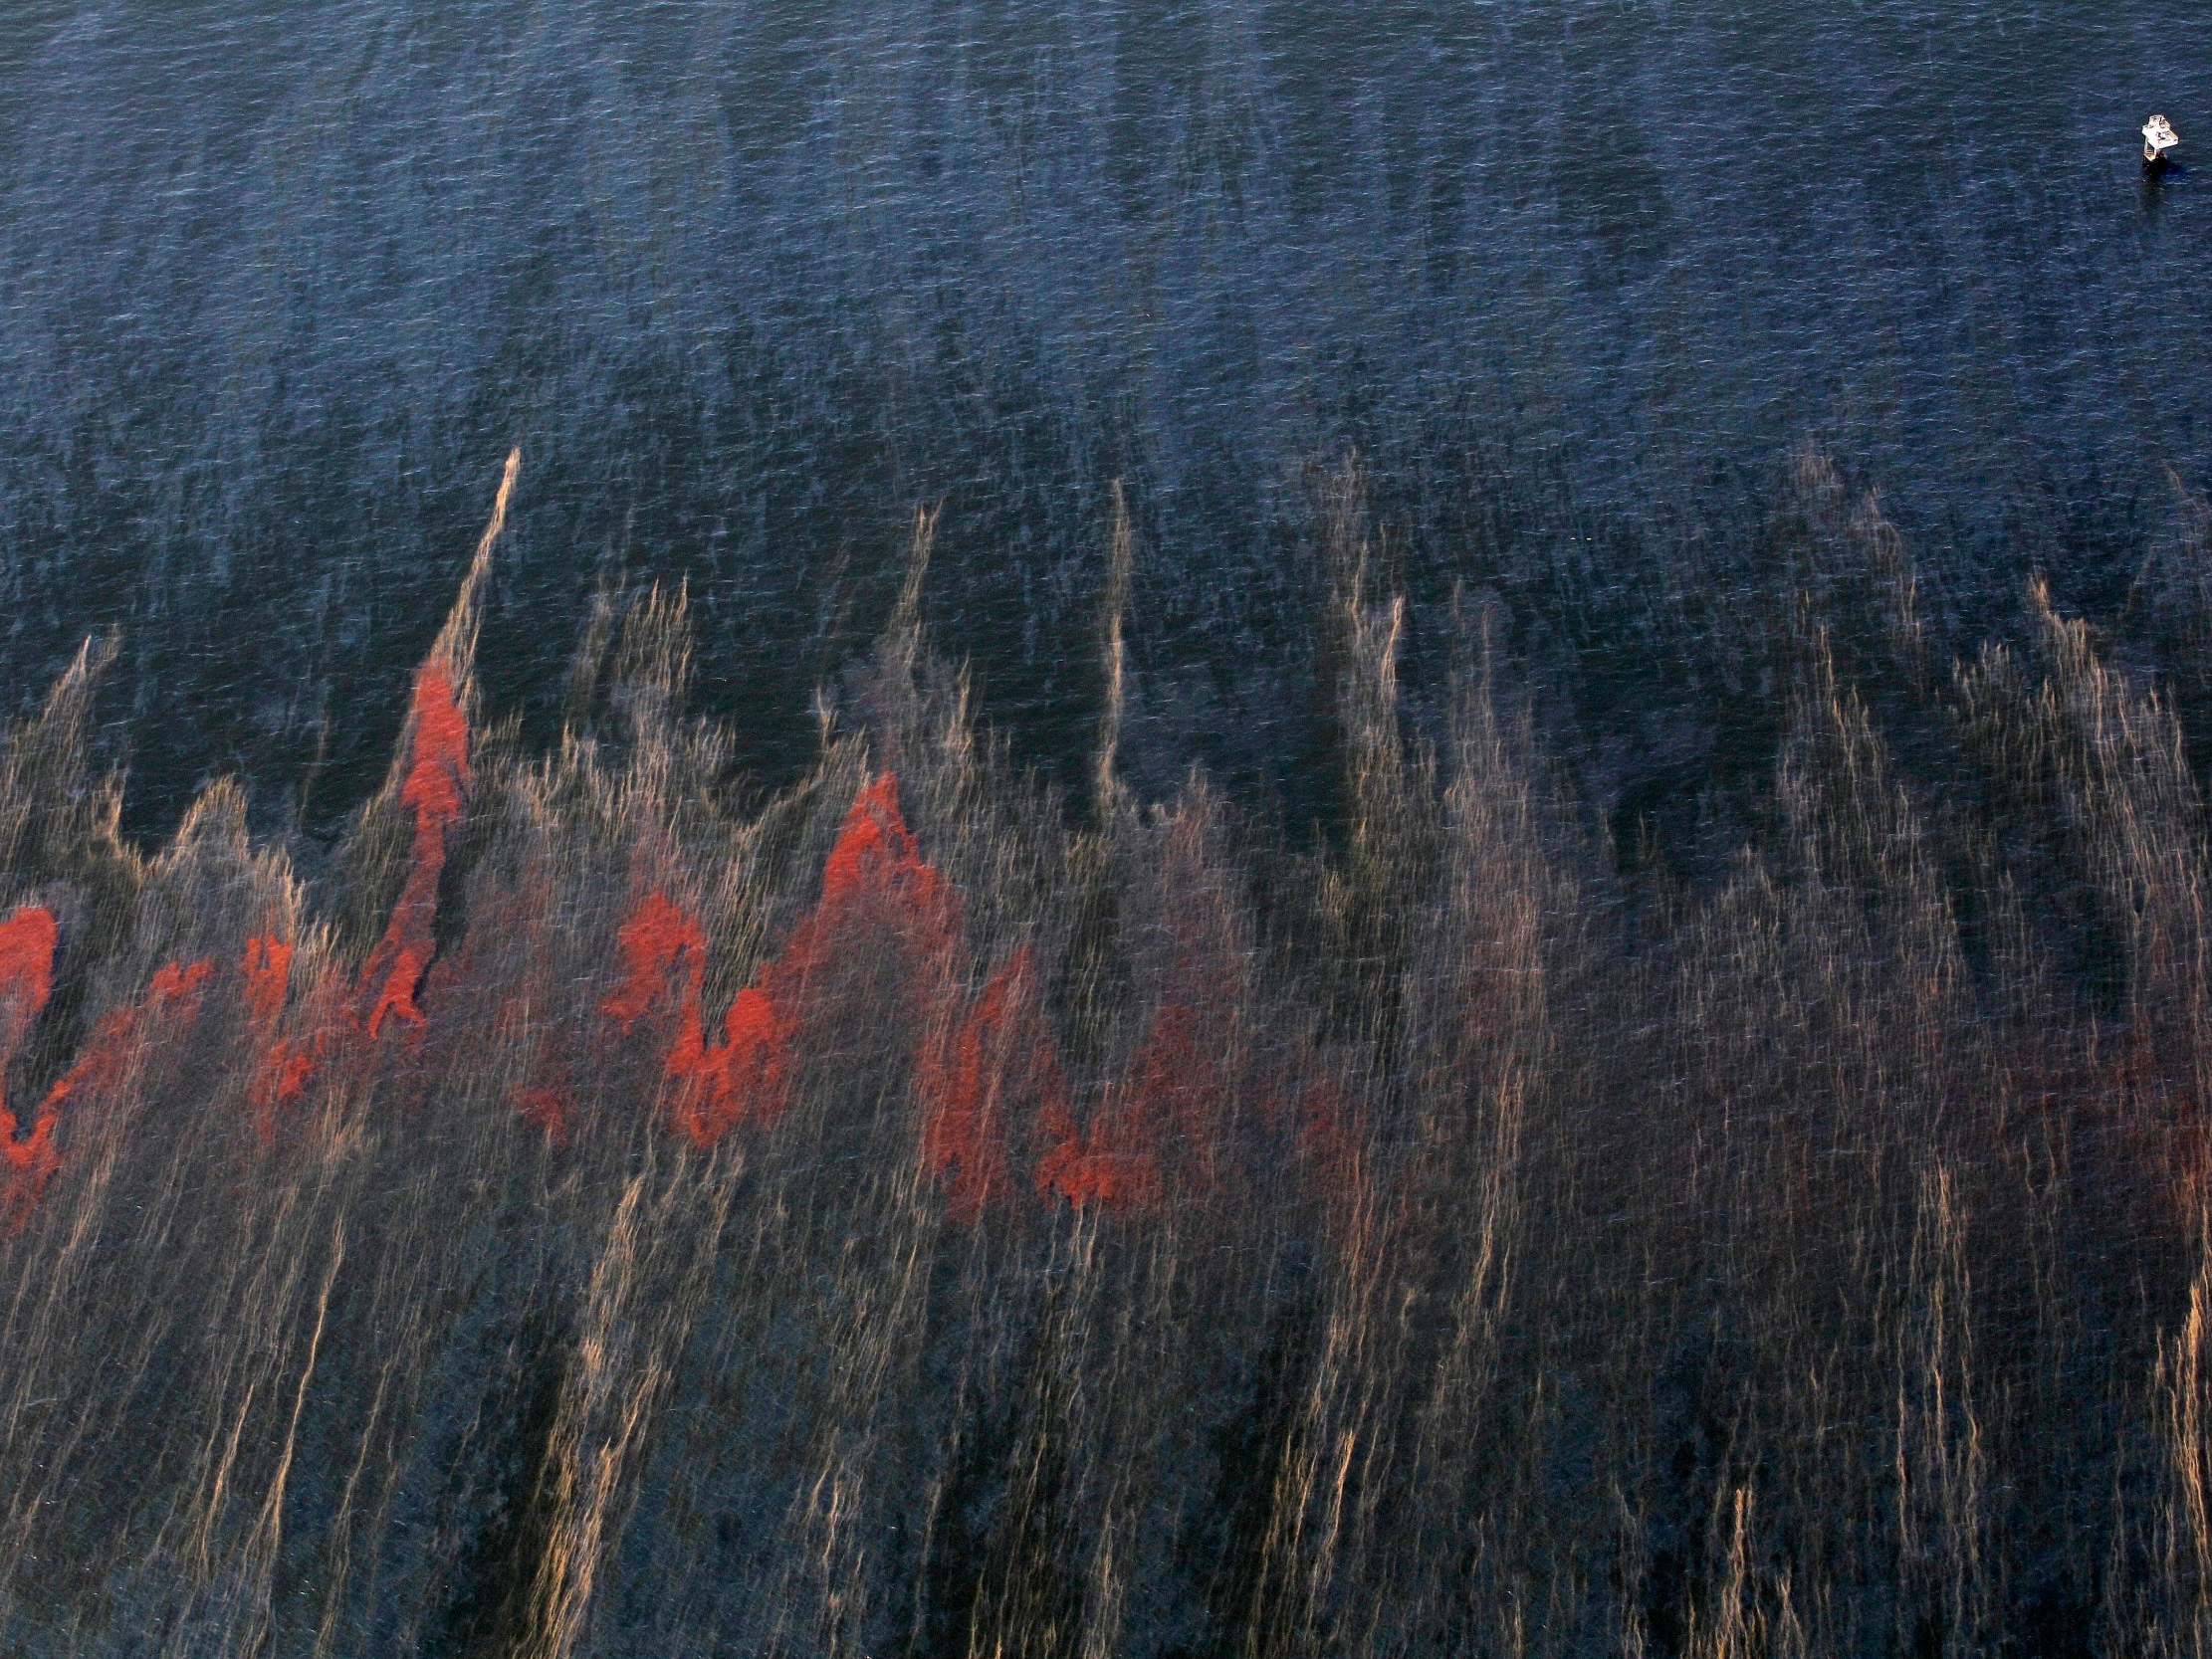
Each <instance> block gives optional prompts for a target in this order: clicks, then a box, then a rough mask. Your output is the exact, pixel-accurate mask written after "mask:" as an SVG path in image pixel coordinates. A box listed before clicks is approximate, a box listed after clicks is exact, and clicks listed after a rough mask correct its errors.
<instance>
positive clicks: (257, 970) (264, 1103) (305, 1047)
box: [239, 933, 347, 1145]
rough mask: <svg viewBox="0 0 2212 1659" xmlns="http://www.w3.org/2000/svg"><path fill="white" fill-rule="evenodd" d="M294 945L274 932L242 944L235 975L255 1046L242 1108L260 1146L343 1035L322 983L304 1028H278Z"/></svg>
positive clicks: (335, 1005)
mask: <svg viewBox="0 0 2212 1659" xmlns="http://www.w3.org/2000/svg"><path fill="white" fill-rule="evenodd" d="M296 954H297V950H296V947H295V946H294V944H293V942H292V941H291V940H290V939H287V938H280V937H279V936H277V935H276V934H274V933H258V934H256V935H255V936H253V937H252V938H249V939H248V940H247V941H246V950H245V954H244V956H243V957H242V958H241V959H240V962H239V971H240V974H241V976H242V977H243V979H244V981H245V988H244V1001H245V1005H246V1028H247V1035H248V1040H249V1041H251V1042H252V1043H253V1045H254V1048H255V1051H256V1052H255V1055H254V1062H253V1075H252V1078H251V1080H250V1081H249V1082H248V1084H247V1086H246V1105H247V1110H248V1112H249V1113H250V1114H251V1117H252V1121H253V1128H254V1134H255V1135H256V1137H258V1138H259V1139H260V1141H262V1143H263V1144H265V1145H266V1144H268V1143H270V1142H272V1141H275V1140H276V1137H277V1127H278V1121H279V1116H280V1114H281V1112H282V1111H283V1110H284V1109H286V1108H290V1107H294V1106H297V1105H298V1104H299V1103H300V1100H301V1098H302V1097H303V1096H305V1095H306V1093H307V1090H308V1084H309V1083H310V1082H312V1081H313V1080H314V1077H315V1074H316V1072H317V1071H318V1070H319V1069H320V1068H321V1066H322V1064H323V1062H324V1060H325V1058H326V1057H327V1056H328V1055H329V1054H330V1052H331V1049H332V1047H333V1046H334V1045H335V1044H336V1043H337V1042H338V1040H339V1039H340V1038H341V1037H342V1036H343V1035H344V1033H345V1030H346V1028H347V1021H346V1018H345V1014H344V1011H343V1009H342V1008H341V1007H340V1006H339V1001H338V998H337V997H336V996H334V995H333V994H332V986H331V985H330V984H329V983H328V982H327V981H326V982H323V983H320V984H318V985H317V986H316V987H315V989H314V990H313V991H311V993H310V995H309V998H308V1001H309V1008H308V1017H307V1018H306V1019H305V1020H304V1021H303V1026H304V1030H303V1031H302V1032H300V1033H296V1034H293V1035H289V1036H288V1035H286V1034H285V1032H284V1030H283V1021H284V1010H285V1002H286V998H287V996H288V994H289V991H290V988H291V983H292V964H293V959H294V957H295V955H296Z"/></svg>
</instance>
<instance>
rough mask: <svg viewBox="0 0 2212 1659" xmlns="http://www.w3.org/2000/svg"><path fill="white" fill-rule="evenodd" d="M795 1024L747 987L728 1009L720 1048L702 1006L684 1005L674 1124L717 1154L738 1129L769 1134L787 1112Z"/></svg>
mask: <svg viewBox="0 0 2212 1659" xmlns="http://www.w3.org/2000/svg"><path fill="white" fill-rule="evenodd" d="M791 1034H792V1022H791V1020H790V1018H789V1017H788V1015H787V1014H786V1013H785V1012H784V1010H783V1009H782V1008H781V1007H779V1006H778V1005H777V1004H776V1002H775V1000H774V998H773V997H771V996H770V995H769V993H768V992H767V991H765V990H763V989H761V988H760V987H759V986H758V985H748V986H746V988H745V989H744V990H742V991H740V992H738V994H737V997H736V999H735V1000H734V1001H732V1002H731V1004H730V1012H729V1013H728V1015H727V1016H725V1018H724V1019H723V1022H722V1041H721V1042H720V1043H716V1044H709V1043H708V1042H707V1040H706V1033H705V1031H704V1029H703V1027H702V1024H701V1019H700V1013H699V1002H698V999H697V998H696V997H692V998H690V999H688V1000H687V1001H686V1002H685V1005H684V1013H683V1019H682V1022H681V1024H680V1025H679V1026H678V1028H677V1032H676V1040H675V1042H674V1044H673V1045H671V1047H670V1048H669V1051H668V1067H667V1070H668V1076H669V1077H670V1079H672V1080H673V1081H674V1082H675V1083H676V1085H677V1094H676V1100H675V1104H674V1106H673V1107H672V1108H671V1111H670V1122H671V1123H672V1124H673V1126H674V1128H675V1130H676V1133H677V1134H679V1135H681V1136H682V1137H683V1138H684V1139H685V1140H687V1141H690V1142H691V1143H692V1144H693V1145H695V1146H699V1147H702V1148H704V1147H707V1146H712V1145H713V1144H714V1143H715V1142H716V1141H719V1140H721V1139H722V1138H723V1137H724V1136H725V1135H727V1134H729V1133H730V1131H731V1130H733V1129H735V1128H737V1127H738V1125H740V1124H744V1123H752V1124H759V1125H762V1126H766V1125H769V1124H773V1123H774V1122H775V1120H776V1119H778V1118H780V1117H781V1116H782V1115H783V1113H784V1111H785V1110H786V1109H787V1108H788V1107H789V1105H790V1085H791V1064H790V1048H791Z"/></svg>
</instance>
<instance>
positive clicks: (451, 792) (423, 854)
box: [360, 661, 470, 1042]
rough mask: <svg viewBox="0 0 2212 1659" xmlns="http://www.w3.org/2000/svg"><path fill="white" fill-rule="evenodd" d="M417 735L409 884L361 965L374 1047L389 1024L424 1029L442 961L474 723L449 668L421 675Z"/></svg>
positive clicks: (403, 799) (409, 781)
mask: <svg viewBox="0 0 2212 1659" xmlns="http://www.w3.org/2000/svg"><path fill="white" fill-rule="evenodd" d="M412 727H413V729H412V733H411V738H410V743H409V749H408V762H407V775H406V777H405V778H404V779H403V780H402V781H401V783H400V786H399V801H400V804H401V805H402V806H404V807H406V808H407V809H408V810H409V811H410V812H412V813H413V814H414V817H415V831H414V840H413V843H412V845H411V846H410V847H409V848H408V852H407V879H406V881H405V882H404V883H403V884H402V885H401V887H400V890H399V900H398V902H397V903H396V904H394V905H393V906H392V913H391V919H390V921H389V922H388V923H386V925H385V928H384V936H383V937H382V938H380V939H379V940H377V942H376V947H375V948H374V949H373V950H371V951H370V952H369V953H368V959H367V960H366V961H365V962H363V963H362V964H361V977H360V983H361V987H362V995H363V996H364V997H365V998H366V999H367V1002H368V1008H367V1013H366V1016H365V1018H364V1019H363V1022H362V1025H363V1029H364V1031H365V1032H366V1034H367V1036H368V1038H369V1040H370V1041H371V1042H373V1041H375V1039H376V1036H377V1034H378V1033H379V1032H380V1031H381V1030H382V1029H383V1025H384V1021H385V1019H386V1018H387V1017H389V1018H392V1019H397V1020H400V1021H403V1022H405V1023H406V1024H408V1025H413V1026H420V1025H421V1024H422V1023H423V1013H422V1008H421V1006H420V1004H419V1003H418V1002H417V1001H416V992H417V991H418V990H419V989H420V988H421V985H422V979H423V975H424V973H425V972H426V971H428V969H429V966H430V959H431V957H433V956H434V955H436V954H437V942H436V938H435V936H434V929H435V925H436V922H437V916H438V880H439V878H440V877H441V876H442V875H443V874H444V873H445V861H446V837H447V834H448V832H449V831H451V830H452V828H453V826H454V825H455V824H457V823H459V822H460V819H461V813H462V809H463V808H464V807H465V806H466V804H467V799H468V789H469V783H470V775H469V723H468V717H467V716H466V715H465V714H463V713H462V710H461V704H460V700H459V698H458V697H457V696H456V695H455V693H454V688H453V681H452V678H451V677H450V676H449V675H448V674H447V673H446V671H445V668H444V665H442V664H440V663H438V662H436V661H431V662H427V663H424V664H423V665H422V667H421V668H420V669H418V670H417V671H416V673H415V695H414V707H413V713H412Z"/></svg>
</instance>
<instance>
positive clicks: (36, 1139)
mask: <svg viewBox="0 0 2212 1659" xmlns="http://www.w3.org/2000/svg"><path fill="white" fill-rule="evenodd" d="M56 1118H57V1115H56V1114H55V1113H52V1112H42V1113H40V1114H39V1120H38V1123H37V1125H36V1126H35V1127H34V1128H33V1129H32V1131H31V1133H30V1135H29V1136H28V1137H26V1138H25V1139H23V1140H20V1141H19V1140H17V1139H16V1121H15V1114H14V1113H12V1112H9V1111H7V1110H6V1109H4V1108H0V1237H6V1236H10V1235H13V1234H15V1233H19V1232H21V1231H22V1230H23V1228H24V1225H25V1223H27V1222H28V1221H29V1220H30V1219H31V1212H32V1211H33V1210H34V1209H36V1208H37V1207H38V1202H39V1199H40V1198H41V1197H42V1196H43V1195H44V1194H45V1192H46V1183H47V1182H48V1181H50V1180H52V1179H53V1178H54V1173H55V1171H56V1170H58V1169H60V1168H61V1166H62V1155H61V1153H60V1152H59V1151H57V1150H56V1149H55V1146H54V1125H55V1122H56Z"/></svg>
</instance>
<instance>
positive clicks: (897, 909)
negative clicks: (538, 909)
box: [599, 772, 960, 1147]
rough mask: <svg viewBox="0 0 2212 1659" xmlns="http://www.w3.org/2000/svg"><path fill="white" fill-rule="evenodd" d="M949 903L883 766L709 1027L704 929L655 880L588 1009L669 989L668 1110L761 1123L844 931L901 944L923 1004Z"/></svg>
mask: <svg viewBox="0 0 2212 1659" xmlns="http://www.w3.org/2000/svg"><path fill="white" fill-rule="evenodd" d="M959 930H960V903H959V898H958V896H957V895H956V894H955V893H954V892H953V890H952V887H951V885H950V884H949V883H947V882H946V880H945V879H944V877H943V876H942V875H940V874H939V872H938V870H937V868H936V867H935V866H934V865H932V864H931V863H930V862H929V861H928V860H927V859H925V858H923V857H922V853H921V847H920V844H919V843H918V842H917V841H916V840H915V837H914V833H913V831H912V830H910V829H909V828H908V827H907V823H906V819H905V817H904V816H903V815H902V814H901V813H900V811H899V795H898V780H897V779H896V778H895V777H893V776H892V775H891V774H890V773H889V772H886V773H884V774H883V775H882V776H880V777H878V778H876V779H874V780H873V781H872V782H870V783H869V784H868V785H867V786H866V787H865V788H863V789H862V790H861V791H860V793H859V795H858V796H857V797H856V798H855V799H854V801H853V803H852V806H851V808H850V809H849V810H848V811H847V812H846V814H845V818H844V822H843V823H842V825H840V826H839V829H838V832H837V839H836V841H835V842H834V843H833V844H832V845H831V847H830V850H829V856H828V858H827V859H826V860H824V862H823V865H822V890H821V896H820V898H819V899H818V900H817V901H816V903H815V906H814V908H813V910H812V911H811V912H809V913H808V914H807V916H806V917H805V919H804V920H803V921H801V922H800V923H799V924H798V926H797V927H796V928H794V929H792V930H791V934H790V937H789V938H788V939H786V940H785V941H784V944H783V948H782V950H781V951H779V952H778V953H777V954H776V955H775V956H774V958H773V959H772V960H770V961H768V962H765V963H763V964H762V966H761V968H760V969H759V971H758V972H756V973H755V974H754V977H753V982H752V983H751V984H749V985H747V986H746V987H745V989H743V990H741V991H740V992H739V993H738V994H737V996H736V998H735V999H734V1000H733V1001H732V1002H731V1004H730V1007H729V1010H728V1011H727V1013H726V1014H725V1015H724V1016H723V1022H722V1035H721V1038H720V1040H719V1041H713V1042H710V1041H709V1040H708V1036H707V1014H706V1009H705V1006H704V1002H703V991H704V987H705V983H706V951H707V937H706V930H705V929H704V928H703V927H702V926H701V924H700V920H699V918H698V916H697V915H696V914H695V913H693V912H691V911H689V910H686V909H685V908H684V907H682V906H681V905H679V904H677V903H676V902H675V901H674V900H672V899H670V898H669V897H668V895H667V894H665V893H663V892H660V891H658V890H655V891H653V892H651V893H648V894H647V895H646V896H645V898H644V899H642V900H641V901H639V903H638V904H637V906H636V908H635V909H633V910H632V911H631V913H630V915H629V917H628V918H627V919H626V920H625V921H624V922H623V924H622V926H621V928H620V929H619V930H617V932H616V934H615V949H616V952H617V954H618V955H619V957H620V959H621V963H622V980H621V983H620V984H618V985H617V986H616V987H615V989H614V990H613V991H612V992H611V993H610V994H609V995H608V996H607V997H606V999H605V1000H604V1001H603V1002H601V1003H600V1005H599V1007H600V1011H601V1012H602V1013H604V1014H605V1015H606V1016H607V1017H608V1018H609V1019H612V1020H614V1021H615V1022H616V1023H617V1024H619V1025H620V1026H621V1027H622V1029H623V1030H624V1031H625V1032H627V1031H628V1030H630V1029H631V1028H632V1027H633V1026H634V1025H635V1024H636V1023H637V1021H638V1020H640V1019H642V1018H643V1017H644V1016H645V1015H646V1014H647V1013H648V1012H650V1011H651V1010H652V1009H653V1008H654V1007H655V1006H657V1005H660V1004H661V1003H662V1002H663V1001H664V999H666V998H667V997H669V996H670V995H671V994H673V995H674V996H675V997H676V998H677V1001H678V1008H677V1020H676V1032H675V1036H674V1038H673V1039H672V1040H671V1042H670V1044H669V1048H668V1052H667V1057H666V1060H665V1063H664V1066H663V1070H664V1072H665V1075H666V1076H667V1077H668V1079H669V1080H670V1081H671V1082H672V1083H674V1084H675V1085H676V1092H675V1099H674V1101H673V1103H672V1105H671V1107H670V1123H671V1126H672V1127H673V1128H674V1129H675V1131H676V1132H677V1133H678V1134H679V1135H681V1136H683V1137H684V1139H685V1140H687V1141H690V1142H691V1143H692V1144H693V1145H695V1146H700V1147H706V1146H711V1145H713V1144H714V1143H715V1142H716V1141H720V1140H721V1139H722V1137H723V1136H725V1135H727V1134H729V1133H730V1131H731V1130H733V1129H735V1128H736V1127H738V1126H739V1125H740V1124H755V1125H768V1124H772V1123H774V1122H775V1120H776V1119H778V1118H780V1117H781V1116H782V1115H783V1113H784V1112H785V1111H786V1110H787V1109H788V1108H789V1106H790V1100H791V1090H792V1084H793V1080H794V1077H795V1066H794V1062H793V1054H792V1047H793V1043H794V1042H795V1040H796V1038H797V1036H798V1034H799V1031H800V1028H801V1025H802V1023H803V1014H804V1010H805V1008H806V1006H807V1004H808V1001H809V999H810V997H811V995H812V993H813V992H814V991H815V990H816V989H817V988H818V987H819V985H820V984H821V982H822V981H823V980H824V978H825V977H830V976H833V970H834V969H835V968H836V967H837V966H838V965H839V960H838V958H839V953H840V951H841V950H842V948H843V947H844V946H845V945H846V944H847V943H848V942H862V943H864V945H865V947H866V948H869V949H871V950H881V949H882V948H883V947H884V945H885V943H886V942H887V941H888V943H889V944H890V945H891V947H892V948H894V949H896V950H897V951H899V952H900V953H901V956H902V958H903V964H904V969H905V971H904V974H903V981H902V982H903V987H904V994H905V995H906V996H907V997H908V998H909V1000H910V1002H911V1003H912V1005H913V1006H915V1007H916V1008H917V1009H919V1010H923V1011H928V1010H933V1009H934V1008H935V1007H936V1006H937V1004H938V1002H939V1001H940V1000H941V998H942V997H943V995H944V988H945V986H946V985H947V983H948V982H949V973H950V967H951V962H952V956H953V950H954V945H955V942H956V941H957V939H958V936H959Z"/></svg>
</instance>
